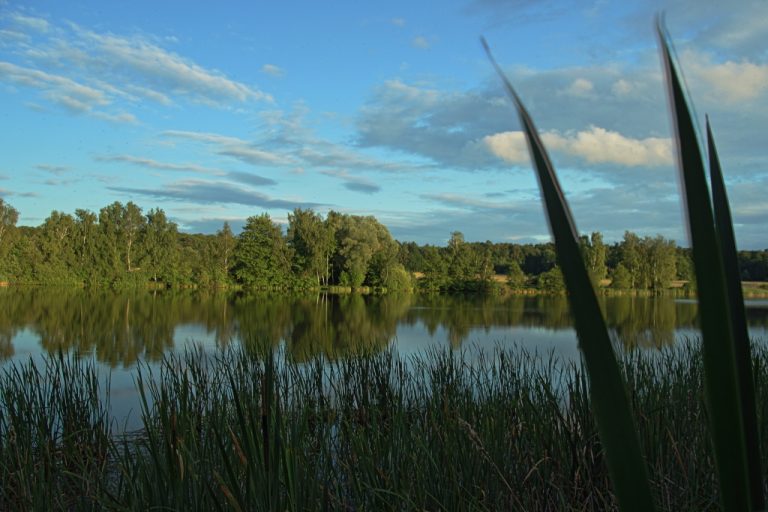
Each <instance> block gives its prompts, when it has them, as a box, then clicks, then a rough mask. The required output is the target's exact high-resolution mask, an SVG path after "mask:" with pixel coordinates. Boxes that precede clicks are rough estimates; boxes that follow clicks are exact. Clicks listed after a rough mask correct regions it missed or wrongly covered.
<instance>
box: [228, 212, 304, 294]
mask: <svg viewBox="0 0 768 512" xmlns="http://www.w3.org/2000/svg"><path fill="white" fill-rule="evenodd" d="M233 256H234V267H233V273H234V275H235V278H236V279H237V280H238V281H239V282H240V283H242V284H243V285H245V286H247V287H251V288H260V289H281V288H288V287H289V286H290V280H291V254H290V249H289V248H288V245H287V244H286V242H285V238H283V234H282V231H281V229H280V226H278V225H277V224H275V223H274V222H272V219H271V218H270V217H269V215H267V214H266V213H264V214H262V215H259V216H255V217H248V220H247V221H246V224H245V227H244V228H243V232H242V233H240V236H238V238H237V245H236V246H235V249H234V253H233Z"/></svg>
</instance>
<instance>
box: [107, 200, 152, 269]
mask: <svg viewBox="0 0 768 512" xmlns="http://www.w3.org/2000/svg"><path fill="white" fill-rule="evenodd" d="M144 223H145V219H144V216H143V215H142V214H141V208H139V207H138V206H136V205H135V204H134V203H132V202H129V203H127V204H126V205H125V206H123V205H122V203H120V202H118V201H115V202H114V203H112V204H111V205H109V206H105V207H104V208H102V209H101V210H100V211H99V229H100V231H101V235H102V241H103V243H104V249H105V253H106V254H105V255H104V257H105V259H106V260H107V262H108V264H109V265H110V266H111V268H112V269H113V271H114V272H122V271H127V272H133V271H135V270H138V269H137V268H135V267H134V263H135V262H136V261H137V260H138V259H139V258H138V257H137V255H136V250H137V248H138V246H139V245H140V244H139V238H140V236H141V234H142V232H143V228H144Z"/></svg>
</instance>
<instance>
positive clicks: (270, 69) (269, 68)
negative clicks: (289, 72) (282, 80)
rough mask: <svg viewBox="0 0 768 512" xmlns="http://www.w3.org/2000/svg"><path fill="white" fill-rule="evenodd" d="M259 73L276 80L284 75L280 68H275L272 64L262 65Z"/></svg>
mask: <svg viewBox="0 0 768 512" xmlns="http://www.w3.org/2000/svg"><path fill="white" fill-rule="evenodd" d="M261 72H262V73H266V74H267V75H270V76H274V77H277V78H279V77H281V76H283V75H284V74H285V71H283V69H282V68H281V67H278V66H275V65H274V64H264V65H263V66H261Z"/></svg>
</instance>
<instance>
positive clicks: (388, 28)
mask: <svg viewBox="0 0 768 512" xmlns="http://www.w3.org/2000/svg"><path fill="white" fill-rule="evenodd" d="M660 11H664V12H665V15H666V21H667V26H668V28H669V31H670V32H671V34H672V36H673V38H674V40H675V43H676V49H677V53H678V55H679V58H680V61H681V65H682V67H683V70H684V73H685V76H686V79H687V82H688V85H689V88H690V92H691V94H692V97H693V100H694V103H695V107H696V109H697V112H698V113H699V114H700V115H701V116H702V117H703V115H704V114H705V113H708V114H709V115H710V117H711V119H712V123H713V127H714V131H715V135H716V138H717V142H718V147H719V150H720V153H721V159H722V163H723V167H724V169H725V172H726V180H727V184H728V186H729V193H730V195H731V202H732V208H733V211H734V218H735V224H736V232H737V238H738V241H739V244H740V246H741V247H742V248H765V247H768V243H767V242H766V236H765V233H766V230H765V226H766V221H767V220H768V201H767V200H766V190H768V188H767V187H766V184H768V165H766V164H768V144H767V142H768V137H766V135H765V134H766V127H768V122H767V121H768V44H766V43H768V21H766V20H768V2H766V1H765V0H760V1H755V2H750V1H741V0H740V1H736V2H733V3H730V4H729V5H727V6H726V5H725V4H724V3H723V2H721V1H712V0H680V1H677V2H661V1H647V2H622V1H614V0H596V1H577V0H573V1H558V2H547V1H533V0H461V1H459V0H452V1H443V2H429V3H428V2H413V1H410V2H400V1H389V2H377V3H374V2H347V1H336V2H309V1H286V2H253V1H250V2H238V1H230V2H218V3H213V2H189V1H173V0H167V1H163V2H144V1H138V0H132V1H130V2H124V1H115V2H104V1H103V0H99V1H90V0H81V1H72V2H61V1H34V2H14V1H10V0H8V1H3V0H0V106H1V108H2V110H1V111H0V112H2V114H1V116H2V117H1V118H0V119H2V123H0V138H1V139H2V141H3V152H2V155H0V197H3V199H4V200H5V201H6V202H8V203H10V204H11V205H13V206H14V207H15V208H16V209H17V210H19V212H20V224H25V225H38V224H40V223H42V222H43V220H44V219H45V218H46V217H47V216H48V215H49V214H50V213H51V211H52V210H59V211H63V212H68V213H72V212H74V210H75V209H76V208H86V209H90V210H93V211H96V212H98V210H99V209H100V208H102V207H104V206H106V205H108V204H110V203H112V202H113V201H121V202H127V201H133V202H135V203H137V204H138V205H139V206H141V207H142V208H143V209H144V210H145V211H146V210H148V209H150V208H153V207H160V208H163V209H164V210H165V212H166V213H167V214H168V216H169V217H170V218H172V219H173V220H174V221H175V222H177V223H178V225H179V227H180V229H182V230H184V231H190V232H214V231H215V230H216V229H218V228H220V227H221V225H222V223H223V222H224V221H229V222H230V223H231V224H232V225H233V226H235V228H237V226H240V225H242V222H243V221H244V219H245V218H247V217H248V216H251V215H257V214H260V213H262V212H267V213H269V214H270V215H271V216H272V218H273V219H274V220H276V221H277V222H280V223H283V224H284V223H285V222H286V219H287V214H288V213H289V212H290V211H291V210H293V209H294V208H296V207H311V208H314V209H315V210H317V211H319V212H320V213H323V214H325V213H326V212H327V211H328V210H331V209H333V210H337V211H341V212H345V213H351V214H359V215H374V216H376V217H377V218H378V219H379V220H381V221H382V222H383V223H384V224H385V225H386V226H387V227H388V228H389V229H390V231H391V232H392V234H393V236H394V237H395V238H397V239H399V240H403V241H405V240H415V241H417V242H419V243H432V244H441V245H442V244H444V243H445V241H446V240H447V238H448V237H449V236H450V233H451V232H452V231H454V230H459V231H462V232H463V233H464V235H465V238H466V239H467V240H471V241H475V240H479V241H483V240H492V241H495V242H504V241H521V242H530V241H541V240H547V239H549V235H548V230H547V226H546V220H545V217H544V214H543V211H542V207H541V203H540V200H539V195H538V191H537V188H536V182H535V178H534V175H533V171H532V170H531V168H530V163H529V160H528V155H527V152H526V149H525V144H524V140H523V138H522V135H521V133H520V131H519V124H518V122H517V119H516V115H515V113H514V111H513V110H512V107H511V105H510V103H509V101H508V100H507V98H505V97H504V93H503V90H502V88H501V87H500V84H499V81H498V79H497V77H495V76H494V75H493V71H492V68H491V66H490V65H489V63H488V61H487V59H486V58H485V56H484V53H483V51H482V49H481V46H480V44H479V42H478V40H479V36H480V35H481V34H482V35H484V36H485V37H486V38H487V39H488V41H489V43H490V44H491V46H492V47H493V49H494V52H495V54H496V57H497V59H498V60H499V62H500V63H501V65H502V67H503V68H504V69H505V70H506V71H507V72H508V74H509V77H510V79H511V80H512V82H513V83H514V84H515V86H516V87H517V88H518V91H519V93H520V95H521V96H522V98H523V101H524V102H525V103H526V104H527V106H528V108H529V110H530V111H531V114H532V115H533V116H534V119H535V120H536V122H537V126H538V128H539V130H540V131H541V132H542V133H543V137H544V140H545V143H546V144H547V145H548V147H549V148H550V150H551V154H552V157H553V160H554V162H555V165H556V166H557V168H558V171H559V173H560V175H561V179H562V182H563V185H564V187H565V190H566V195H567V197H568V199H569V201H570V202H571V206H572V210H573V212H574V215H575V216H576V220H577V226H578V228H579V229H580V230H581V231H582V232H590V231H595V230H599V231H601V232H603V233H604V234H605V236H606V238H607V239H608V240H609V241H616V240H618V239H620V238H621V237H622V235H623V233H624V231H625V230H631V231H635V232H637V233H640V234H642V235H655V234H662V235H664V236H666V237H669V238H673V239H675V240H677V241H679V242H683V243H685V239H686V235H685V232H684V229H683V228H682V227H681V226H682V222H683V220H682V210H681V206H680V196H679V193H678V184H677V178H676V175H675V172H674V167H673V166H674V159H675V156H674V152H673V147H672V143H671V140H670V131H669V119H668V115H667V112H666V106H667V103H666V97H665V90H664V87H663V83H662V74H661V68H660V65H659V62H658V50H657V48H656V41H655V37H654V31H653V19H654V15H655V14H656V13H658V12H660Z"/></svg>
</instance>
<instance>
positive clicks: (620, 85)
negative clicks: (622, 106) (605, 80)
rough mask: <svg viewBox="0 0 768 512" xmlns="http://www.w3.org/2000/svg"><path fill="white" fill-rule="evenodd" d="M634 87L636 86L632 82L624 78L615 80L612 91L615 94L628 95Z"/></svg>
mask: <svg viewBox="0 0 768 512" xmlns="http://www.w3.org/2000/svg"><path fill="white" fill-rule="evenodd" d="M633 89H634V87H633V86H632V84H631V83H630V82H628V81H627V80H624V79H623V78H621V79H619V80H616V81H615V82H613V85H611V92H612V93H613V94H614V96H627V95H628V94H629V93H631V92H632V91H633Z"/></svg>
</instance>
